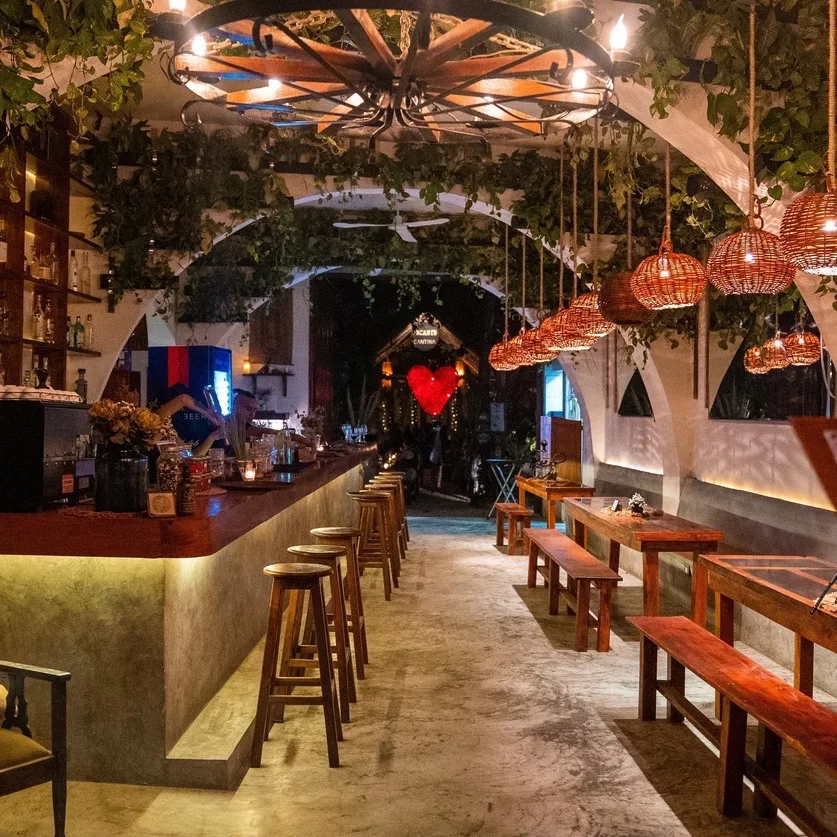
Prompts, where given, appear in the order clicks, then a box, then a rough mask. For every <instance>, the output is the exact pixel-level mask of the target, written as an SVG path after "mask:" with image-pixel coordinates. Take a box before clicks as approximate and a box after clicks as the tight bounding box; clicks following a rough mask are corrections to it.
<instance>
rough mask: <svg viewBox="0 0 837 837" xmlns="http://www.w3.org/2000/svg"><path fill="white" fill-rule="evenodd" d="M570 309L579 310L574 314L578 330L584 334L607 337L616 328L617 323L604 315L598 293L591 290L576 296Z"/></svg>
mask: <svg viewBox="0 0 837 837" xmlns="http://www.w3.org/2000/svg"><path fill="white" fill-rule="evenodd" d="M570 310H574V311H577V312H579V313H577V314H575V315H574V316H575V323H576V325H577V327H578V330H579V331H580V332H581V333H582V334H587V335H589V336H590V337H606V336H607V335H608V334H610V332H611V331H613V330H614V329H615V328H616V323H613V322H611V321H610V320H608V319H607V318H606V317H604V316H603V315H602V313H601V305H600V300H599V294H597V293H594V292H591V293H586V294H582V295H581V296H578V297H576V298H575V299H574V300H573V301H572V305H570Z"/></svg>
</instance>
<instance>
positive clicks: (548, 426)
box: [540, 416, 581, 483]
mask: <svg viewBox="0 0 837 837" xmlns="http://www.w3.org/2000/svg"><path fill="white" fill-rule="evenodd" d="M540 440H541V442H546V455H547V456H549V457H552V456H555V455H556V454H561V455H562V456H565V457H566V461H564V462H563V463H562V464H561V465H559V466H558V477H559V478H560V479H565V480H569V481H570V482H578V483H580V482H581V422H580V421H570V419H562V418H553V417H552V416H541V439H540Z"/></svg>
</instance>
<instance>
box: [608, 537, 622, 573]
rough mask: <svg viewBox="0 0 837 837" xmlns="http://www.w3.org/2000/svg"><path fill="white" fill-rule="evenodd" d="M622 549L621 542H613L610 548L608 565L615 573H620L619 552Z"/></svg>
mask: <svg viewBox="0 0 837 837" xmlns="http://www.w3.org/2000/svg"><path fill="white" fill-rule="evenodd" d="M621 548H622V544H621V543H619V541H611V542H610V546H609V547H608V554H607V565H608V566H609V567H610V569H612V570H613V572H615V573H618V572H619V550H620V549H621Z"/></svg>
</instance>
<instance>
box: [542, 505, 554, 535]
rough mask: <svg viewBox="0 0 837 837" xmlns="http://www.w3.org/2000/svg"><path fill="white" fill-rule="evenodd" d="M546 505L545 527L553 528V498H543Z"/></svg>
mask: <svg viewBox="0 0 837 837" xmlns="http://www.w3.org/2000/svg"><path fill="white" fill-rule="evenodd" d="M544 503H545V505H546V528H547V529H554V528H555V503H556V501H555V500H549V499H546V500H544Z"/></svg>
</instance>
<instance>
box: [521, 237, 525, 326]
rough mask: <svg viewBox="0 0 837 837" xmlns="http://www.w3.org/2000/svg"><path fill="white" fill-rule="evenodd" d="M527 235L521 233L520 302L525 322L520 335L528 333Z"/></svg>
mask: <svg viewBox="0 0 837 837" xmlns="http://www.w3.org/2000/svg"><path fill="white" fill-rule="evenodd" d="M526 238H527V236H526V234H525V233H521V239H522V243H521V247H522V249H523V267H522V269H521V291H520V301H521V304H522V310H521V311H520V316H521V317H522V319H523V322H522V323H521V324H520V333H521V334H525V333H526Z"/></svg>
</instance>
